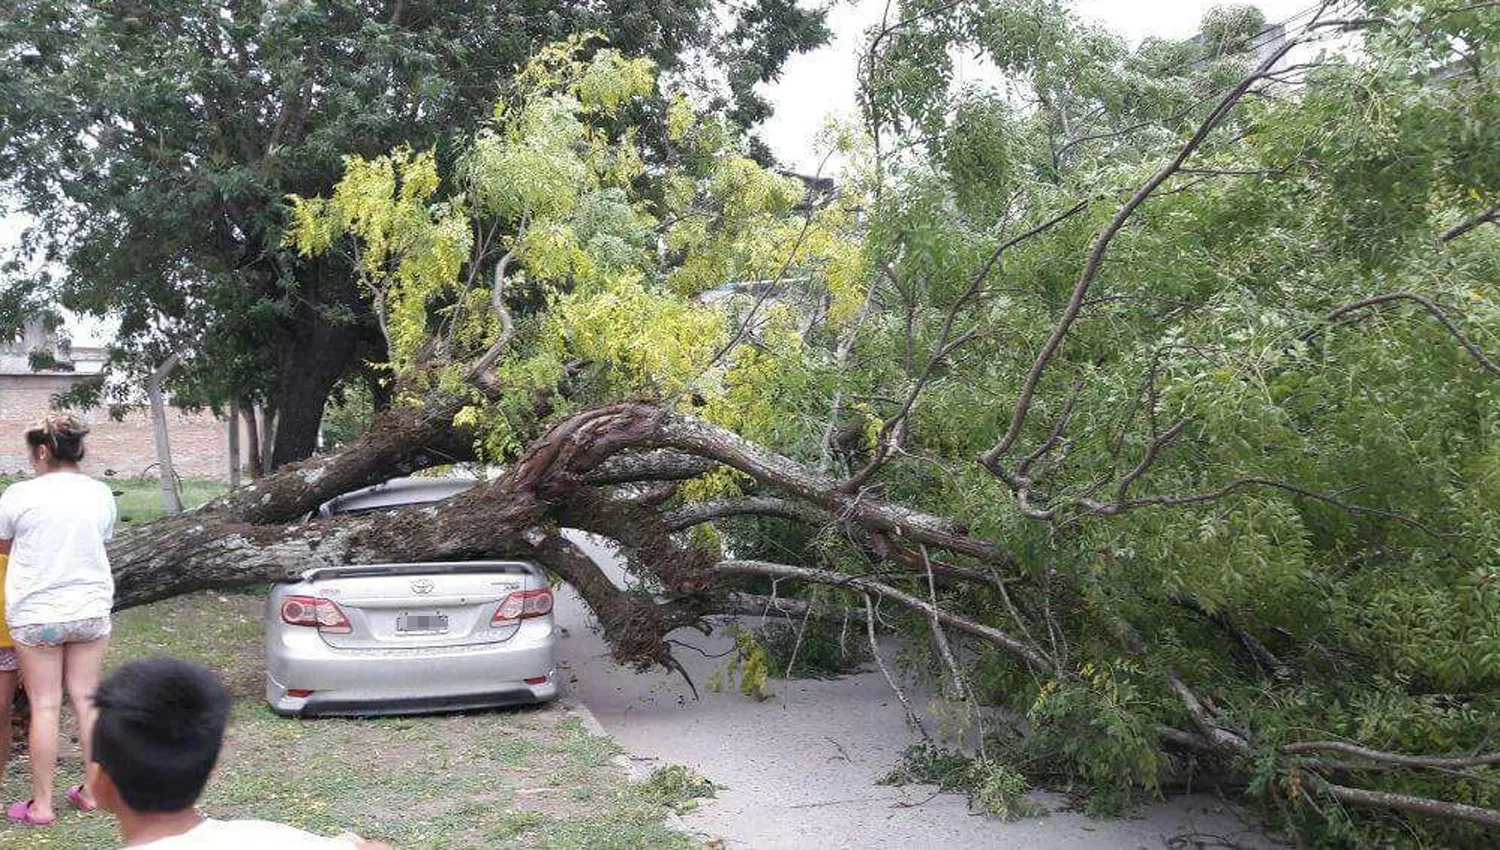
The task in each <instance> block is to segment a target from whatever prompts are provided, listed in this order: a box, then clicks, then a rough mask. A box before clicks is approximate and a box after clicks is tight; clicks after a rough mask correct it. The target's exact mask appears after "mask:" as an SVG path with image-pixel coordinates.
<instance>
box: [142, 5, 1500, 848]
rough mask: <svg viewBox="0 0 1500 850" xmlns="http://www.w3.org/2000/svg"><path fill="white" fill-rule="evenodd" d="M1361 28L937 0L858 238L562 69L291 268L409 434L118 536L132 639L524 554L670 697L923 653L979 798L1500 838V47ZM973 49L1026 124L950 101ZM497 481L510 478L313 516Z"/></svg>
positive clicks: (836, 208) (805, 195)
mask: <svg viewBox="0 0 1500 850" xmlns="http://www.w3.org/2000/svg"><path fill="white" fill-rule="evenodd" d="M1337 5H1338V8H1337V9H1335V8H1334V4H1331V3H1330V4H1323V5H1322V6H1320V7H1318V8H1316V9H1313V10H1310V11H1309V14H1308V15H1306V16H1303V17H1302V18H1301V19H1300V20H1298V21H1297V22H1295V25H1291V26H1288V27H1287V31H1286V34H1285V40H1281V41H1278V40H1276V39H1274V38H1268V37H1267V33H1268V30H1267V29H1266V27H1265V26H1264V20H1263V19H1262V18H1260V17H1258V16H1257V15H1255V14H1253V13H1251V12H1248V11H1246V10H1238V9H1227V10H1221V11H1218V12H1216V13H1214V14H1213V15H1211V16H1210V17H1209V18H1208V19H1207V20H1206V21H1205V25H1204V37H1203V38H1201V39H1199V40H1195V41H1189V42H1180V43H1177V42H1164V41H1148V42H1147V43H1145V44H1142V45H1140V46H1138V47H1136V48H1130V47H1128V46H1126V45H1125V44H1124V43H1123V42H1122V41H1121V40H1119V39H1117V38H1115V37H1113V36H1110V35H1109V34H1107V33H1104V32H1101V31H1099V30H1098V29H1096V28H1093V27H1091V26H1088V25H1085V24H1083V23H1080V22H1079V21H1078V20H1077V19H1076V18H1074V17H1073V16H1072V15H1071V14H1070V13H1069V12H1068V11H1067V10H1066V8H1065V7H1063V6H1062V5H1060V4H1057V3H1052V2H1046V0H993V1H992V2H986V3H975V4H948V3H940V2H931V3H927V2H919V3H902V4H899V5H894V6H893V7H892V10H891V12H890V14H889V15H888V16H887V19H886V21H885V23H884V24H882V25H881V26H880V27H878V28H877V29H876V30H875V31H873V32H872V33H871V38H870V47H869V50H868V53H867V55H866V57H865V60H864V62H863V64H862V73H861V98H862V101H863V108H864V113H865V119H866V120H865V123H864V126H863V127H856V128H841V129H840V128H834V129H832V130H831V131H830V132H829V134H828V135H827V138H826V139H825V140H824V141H825V144H826V146H827V149H828V151H829V153H830V156H831V157H833V158H836V159H838V160H840V161H842V162H843V163H844V171H843V173H842V175H841V183H840V187H841V188H840V191H839V192H838V193H837V194H836V196H834V197H831V198H830V197H827V196H825V195H818V194H815V193H812V194H810V193H809V192H807V187H806V186H804V185H803V184H801V183H799V182H797V181H792V180H788V179H786V178H784V177H782V176H779V175H777V174H776V173H774V172H772V171H768V170H766V169H765V168H764V167H762V166H761V165H759V164H757V163H756V162H755V161H754V159H753V158H751V157H750V156H748V155H747V154H748V153H749V147H748V144H747V143H746V142H745V141H744V140H743V138H742V137H741V136H740V134H739V133H738V132H737V130H736V129H735V127H734V126H733V124H732V123H731V122H728V121H726V120H725V119H724V118H723V116H722V115H721V114H720V110H718V109H716V108H714V105H713V104H705V103H703V102H700V101H695V100H694V98H693V97H692V93H691V92H686V91H680V90H674V89H673V87H672V86H671V85H663V82H662V80H661V79H660V78H658V77H657V75H656V73H655V71H656V69H655V67H654V66H653V64H652V63H651V62H650V61H648V59H647V58H646V57H642V56H638V55H632V54H631V53H630V52H629V51H622V50H617V49H613V48H609V47H606V46H603V45H601V44H599V43H598V42H596V41H594V40H591V39H590V38H588V37H576V38H573V39H571V40H567V41H563V42H561V43H558V44H556V45H553V46H551V47H548V48H545V49H543V50H541V51H540V52H539V53H538V55H537V57H536V58H534V59H533V60H532V61H531V62H530V63H529V64H528V65H527V66H526V68H525V70H524V71H523V72H522V73H520V74H519V75H518V76H517V77H516V78H515V81H514V83H513V85H511V86H509V87H508V88H507V89H506V90H505V91H504V92H503V93H502V96H501V97H500V98H499V102H498V105H497V106H495V108H494V109H493V111H492V114H491V117H490V119H489V120H488V121H487V122H486V123H485V124H484V125H483V126H481V127H479V128H478V129H477V130H476V131H475V132H473V133H472V134H469V135H467V136H465V137H464V139H463V141H462V143H461V144H459V145H458V146H457V147H456V149H455V153H454V155H453V156H451V157H447V156H444V155H443V151H442V150H441V149H435V148H424V147H420V146H398V147H394V148H391V149H388V150H383V151H378V152H370V153H361V152H351V154H350V155H349V156H348V157H347V159H346V160H345V163H344V170H343V174H342V177H341V179H339V180H338V181H337V183H336V184H335V185H334V186H333V187H332V189H331V191H328V192H326V193H323V194H320V195H314V194H305V195H302V196H299V197H297V198H296V199H294V200H293V202H292V208H293V211H294V216H293V217H294V221H295V224H294V226H293V227H292V228H290V229H289V230H288V232H287V237H286V238H287V239H288V244H289V245H291V246H292V247H294V248H295V249H296V250H297V251H299V252H302V253H303V254H305V255H307V257H308V259H307V260H306V261H307V262H313V261H316V260H317V259H318V258H324V257H339V258H342V259H340V260H339V261H340V262H346V263H348V264H349V265H350V267H352V268H354V269H356V270H357V272H358V281H359V284H360V286H361V287H362V288H363V291H364V292H365V293H366V294H367V296H368V297H369V298H370V299H371V303H373V304H374V305H375V313H376V315H377V316H378V317H379V324H380V326H381V327H382V328H383V330H384V334H385V336H386V338H387V339H388V340H389V342H390V352H391V358H390V361H389V364H388V368H389V369H390V371H391V374H392V376H393V378H394V379H395V380H396V385H397V387H398V388H399V391H400V393H399V397H398V400H397V405H396V407H395V408H394V409H393V410H392V411H391V412H390V413H388V414H386V415H385V416H384V417H382V418H380V419H378V420H377V424H376V426H375V427H374V428H373V429H372V430H371V432H370V433H369V434H368V435H367V436H366V437H365V438H363V439H361V440H355V441H353V442H352V443H350V445H349V446H348V447H347V448H346V449H345V450H344V451H343V452H341V453H339V454H336V455H334V456H332V457H330V458H328V459H326V460H325V461H322V462H319V463H316V464H313V465H309V466H306V467H301V468H297V469H292V470H289V471H288V472H287V473H285V474H283V475H281V476H277V477H274V478H272V479H268V480H266V481H264V482H261V483H259V484H257V485H254V486H253V487H251V488H248V489H246V490H244V491H241V492H237V493H232V494H230V496H228V497H226V498H225V499H223V500H221V501H219V502H217V503H214V504H211V505H210V506H209V507H208V508H206V509H205V511H204V512H202V513H200V514H198V515H195V516H191V517H186V518H182V519H181V520H176V521H171V522H167V523H165V524H163V525H161V526H160V527H159V528H156V529H146V530H143V531H142V532H141V533H140V535H139V536H137V537H135V538H131V539H128V540H125V541H122V543H121V544H119V545H118V547H117V549H118V551H119V553H120V555H121V560H120V562H119V563H120V564H121V566H120V588H121V593H122V597H123V598H124V600H125V601H126V602H127V603H131V602H139V601H142V600H145V599H149V598H153V597H156V596H160V595H162V594H165V593H171V592H177V591H179V590H181V589H182V588H183V587H184V586H201V585H203V584H205V583H210V584H212V583H232V582H234V581H244V580H251V579H255V578H264V577H275V576H279V575H284V574H287V573H289V572H295V571H297V570H300V569H303V568H305V567H306V566H307V565H308V564H309V563H323V562H325V561H326V562H336V561H337V560H338V559H356V558H362V559H397V558H400V559H412V558H422V557H469V556H475V555H499V554H503V555H507V556H517V557H522V556H524V557H530V558H535V559H536V560H538V561H541V562H542V563H544V564H545V565H546V566H547V567H548V568H549V569H551V570H553V571H554V572H555V573H557V574H558V575H559V576H560V577H562V578H563V579H565V580H567V581H569V582H570V583H572V584H573V585H574V586H575V587H576V588H578V590H579V592H580V593H581V594H582V595H583V597H584V598H585V599H586V600H587V602H588V603H589V604H590V606H591V607H593V609H594V610H595V612H596V613H597V614H598V615H599V620H600V623H601V625H602V626H603V628H604V632H605V635H606V636H607V637H608V639H609V640H610V642H611V645H612V647H613V649H614V651H615V654H616V657H617V658H618V659H619V660H621V661H623V662H629V663H634V664H639V665H649V664H665V665H668V666H671V665H672V664H673V659H672V655H671V653H672V644H671V643H670V642H669V641H668V639H667V635H668V634H670V632H671V631H672V630H673V629H674V628H678V627H683V626H690V625H701V624H702V618H703V617H705V616H707V615H709V614H713V613H719V612H723V611H726V610H732V609H733V608H734V605H735V601H736V600H743V599H744V598H745V597H744V594H745V593H751V594H754V593H760V594H765V593H768V592H769V593H780V592H783V591H784V590H785V588H786V587H787V586H792V585H795V586H801V587H804V588H808V589H807V590H805V591H804V593H805V599H806V600H807V601H808V602H810V606H809V609H808V610H810V611H811V610H814V609H819V608H821V609H822V610H834V611H839V612H848V614H849V616H852V617H856V618H862V619H865V620H867V621H868V622H870V623H871V628H870V634H871V635H872V638H873V635H874V626H875V624H877V623H880V624H893V625H895V626H896V627H897V628H899V629H901V630H902V631H904V632H906V633H907V634H908V636H909V637H910V638H911V640H909V641H907V643H906V646H907V650H906V653H907V658H908V660H909V661H910V662H912V663H910V665H909V666H910V667H911V669H912V670H914V671H917V672H918V673H919V674H921V675H925V676H927V677H929V679H931V681H932V683H933V684H934V685H935V686H936V687H938V688H939V689H941V691H942V692H943V693H944V694H946V695H947V696H948V697H950V698H951V702H952V704H953V705H955V706H957V711H956V713H955V714H954V716H953V717H952V718H951V719H952V723H951V724H949V725H950V726H951V727H952V728H948V729H946V730H925V729H924V730H922V731H923V733H924V734H934V735H938V736H939V737H941V734H940V733H943V732H946V733H948V734H950V735H955V736H957V737H960V738H967V739H968V740H977V741H978V742H979V744H978V753H977V758H976V759H975V767H974V770H973V771H972V772H971V773H972V775H973V776H974V777H975V778H976V782H978V783H979V784H981V785H984V786H985V787H992V786H993V787H1013V785H1014V783H1012V782H1011V780H1012V779H1013V778H1014V776H1015V775H1016V774H1017V773H1021V774H1024V775H1026V776H1027V777H1029V778H1030V779H1031V780H1033V781H1040V782H1046V783H1049V784H1055V785H1057V786H1060V787H1065V788H1069V789H1071V790H1073V791H1074V792H1076V793H1077V794H1078V795H1079V796H1080V797H1081V798H1082V799H1083V800H1084V801H1085V802H1086V804H1087V805H1088V807H1089V808H1090V809H1091V810H1094V811H1099V812H1121V811H1124V810H1126V809H1127V808H1128V807H1129V806H1131V805H1133V804H1134V803H1136V802H1138V801H1140V800H1143V799H1146V798H1149V797H1151V796H1153V795H1157V794H1160V793H1163V791H1164V789H1167V788H1170V787H1175V786H1177V785H1179V784H1181V783H1193V782H1196V783H1199V784H1201V783H1203V782H1205V781H1224V780H1226V779H1227V780H1228V781H1231V782H1233V783H1234V784H1236V785H1237V786H1238V787H1239V788H1242V789H1245V790H1247V791H1249V792H1250V794H1252V795H1253V796H1254V797H1255V798H1256V799H1257V800H1259V801H1260V802H1261V803H1263V805H1264V808H1265V810H1266V812H1267V813H1268V815H1269V816H1271V817H1273V818H1276V819H1278V820H1280V821H1281V822H1282V823H1284V824H1286V825H1288V826H1290V827H1292V828H1294V829H1296V830H1298V831H1299V832H1300V834H1302V835H1303V836H1305V837H1306V838H1307V839H1308V840H1310V841H1312V842H1315V843H1320V844H1326V845H1329V846H1335V845H1346V844H1367V843H1368V844H1380V843H1400V842H1408V841H1416V842H1425V843H1431V844H1441V845H1475V846H1477V845H1480V844H1482V843H1484V839H1485V837H1486V833H1485V832H1484V830H1485V829H1493V828H1496V827H1497V826H1500V795H1497V792H1496V787H1497V786H1496V780H1497V779H1500V776H1497V774H1496V770H1497V767H1500V754H1497V753H1495V752H1494V751H1493V750H1494V746H1493V740H1492V738H1491V736H1492V731H1493V725H1494V724H1493V718H1494V717H1495V716H1497V714H1500V616H1497V614H1500V598H1497V593H1500V582H1497V581H1496V578H1497V577H1496V573H1495V564H1496V562H1497V556H1500V514H1497V510H1496V505H1497V504H1500V498H1497V497H1500V465H1497V464H1500V431H1497V428H1496V424H1497V421H1500V420H1497V412H1500V408H1497V406H1496V396H1495V392H1496V389H1495V388H1496V383H1495V381H1496V378H1497V375H1500V365H1497V362H1496V360H1495V358H1496V356H1497V355H1496V353H1495V352H1497V351H1500V339H1497V338H1496V337H1497V331H1496V329H1497V328H1500V321H1497V320H1500V315H1497V298H1500V291H1497V289H1496V286H1497V281H1500V275H1497V274H1496V272H1497V271H1500V269H1497V261H1500V234H1497V232H1496V228H1495V227H1494V226H1493V225H1494V222H1495V221H1496V218H1497V216H1496V212H1495V210H1496V197H1497V192H1500V158H1497V157H1495V156H1494V150H1495V144H1494V142H1495V140H1496V139H1497V138H1500V135H1497V132H1496V128H1497V119H1500V92H1497V91H1496V88H1495V78H1494V75H1493V73H1492V72H1491V71H1492V67H1493V63H1494V60H1495V55H1494V48H1493V47H1492V44H1493V42H1491V41H1489V38H1490V37H1491V36H1493V35H1495V30H1496V28H1497V27H1500V14H1497V10H1496V9H1495V8H1493V7H1492V6H1490V5H1489V4H1470V3H1465V2H1462V0H1434V2H1426V3H1415V4H1413V3H1394V2H1391V3H1387V2H1379V1H1377V2H1365V3H1353V4H1351V3H1340V4H1337ZM959 51H962V52H963V53H964V54H966V55H973V54H974V53H976V52H977V53H980V54H981V55H983V56H984V57H986V59H987V60H988V61H989V62H990V63H991V64H992V65H993V66H994V69H995V76H994V79H995V82H994V83H993V84H990V85H970V86H967V87H965V88H962V89H958V90H955V89H954V87H953V84H952V82H951V81H952V78H953V75H952V72H951V66H950V63H951V61H952V57H953V56H954V55H955V54H956V53H958V52H959ZM644 102H661V103H665V104H667V107H666V109H665V112H664V113H662V115H663V116H664V118H663V121H664V123H663V124H660V125H657V126H660V127H661V130H662V132H661V138H663V139H664V140H665V144H664V145H663V147H662V149H661V151H660V155H659V156H658V157H654V158H653V157H652V156H651V155H649V152H648V150H647V145H648V139H649V138H650V136H649V134H648V133H647V132H646V127H647V125H648V123H649V122H650V121H651V120H652V119H651V118H650V117H649V116H648V114H647V113H645V112H643V111H641V110H637V109H636V108H634V107H635V105H636V104H640V103H644ZM459 455H463V456H473V457H478V458H480V459H483V460H485V461H489V462H493V463H498V464H502V465H503V466H504V467H505V471H504V473H503V474H502V475H500V476H499V477H498V478H497V479H496V480H494V481H493V482H489V483H487V484H485V485H483V486H481V487H479V488H476V489H475V490H474V491H471V492H470V493H467V494H465V495H463V496H460V497H455V499H453V500H450V502H449V503H446V504H445V505H444V507H443V508H442V509H440V510H438V511H436V512H433V511H431V510H429V509H425V508H423V509H413V510H408V511H401V512H395V513H392V514H390V515H388V516H382V517H355V518H347V519H342V520H332V521H323V522H316V523H312V524H308V525H297V526H282V525H280V523H283V522H286V521H288V520H291V519H293V518H295V517H296V516H298V515H299V512H301V511H305V510H306V509H307V508H308V507H309V506H310V505H315V504H317V501H318V500H319V499H322V498H327V497H328V496H329V495H332V494H333V493H336V492H338V488H343V487H348V486H351V485H352V484H356V483H361V482H365V481H370V480H375V479H376V478H378V477H379V476H380V475H382V474H391V473H392V472H399V471H405V470H409V469H412V468H415V467H420V466H422V465H424V464H434V463H438V462H440V459H445V458H446V459H452V458H453V457H455V456H459ZM215 522H217V523H219V525H215V524H214V523H215ZM561 527H570V528H579V529H583V530H586V531H590V532H594V533H597V534H600V535H603V536H605V537H607V538H609V539H611V540H613V541H615V542H616V543H618V544H619V545H620V547H621V550H622V551H623V552H624V554H625V555H626V556H627V558H628V560H629V566H630V568H631V570H632V573H633V577H634V579H635V580H636V582H635V583H634V584H632V585H631V587H630V588H629V589H622V588H620V587H619V586H617V585H616V584H614V583H613V582H611V581H610V580H609V579H608V578H607V577H605V576H604V575H603V573H602V572H600V570H599V569H598V567H597V566H595V565H593V564H592V562H590V561H588V559H587V558H585V557H583V556H581V555H580V554H579V553H578V552H577V550H575V549H573V548H572V547H571V546H570V545H569V544H568V543H567V542H566V540H565V539H564V538H562V537H561V536H560V535H559V534H558V533H557V532H558V529H559V528H561ZM205 528H207V529H209V530H208V531H205ZM215 529H217V532H215ZM148 556H149V557H148ZM892 684H893V687H896V688H897V689H898V690H897V695H898V697H899V698H900V699H901V700H902V702H903V703H905V702H906V697H905V695H904V693H903V692H902V691H901V690H900V689H899V681H897V680H896V678H895V677H894V676H892ZM980 706H998V707H1002V708H1004V709H1005V710H1006V711H1005V712H1004V714H1003V717H1004V718H1005V719H1003V720H1000V719H996V717H995V716H994V715H993V714H986V713H984V712H982V711H980V710H979V707H980ZM908 708H910V706H908ZM912 719H913V723H914V724H915V725H918V726H919V727H920V722H919V721H918V720H917V719H916V717H915V714H913V715H912Z"/></svg>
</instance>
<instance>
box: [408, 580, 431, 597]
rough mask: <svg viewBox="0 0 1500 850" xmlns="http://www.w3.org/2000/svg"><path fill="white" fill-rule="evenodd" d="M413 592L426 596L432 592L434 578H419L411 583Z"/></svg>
mask: <svg viewBox="0 0 1500 850" xmlns="http://www.w3.org/2000/svg"><path fill="white" fill-rule="evenodd" d="M411 592H412V593H415V594H417V595H418V596H426V595H427V594H429V593H431V592H432V579H428V578H419V579H417V580H415V581H413V582H412V583H411Z"/></svg>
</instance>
